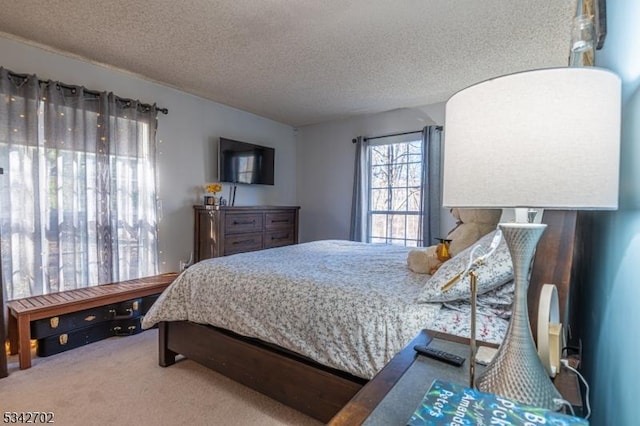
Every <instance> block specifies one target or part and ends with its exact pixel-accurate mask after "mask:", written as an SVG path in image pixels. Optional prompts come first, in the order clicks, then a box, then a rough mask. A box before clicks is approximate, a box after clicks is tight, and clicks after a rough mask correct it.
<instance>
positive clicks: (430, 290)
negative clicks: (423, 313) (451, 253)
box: [417, 231, 513, 303]
mask: <svg viewBox="0 0 640 426" xmlns="http://www.w3.org/2000/svg"><path fill="white" fill-rule="evenodd" d="M495 233H496V231H493V232H490V233H488V234H487V235H485V236H484V237H482V238H480V240H478V242H477V243H476V244H473V245H472V246H471V247H468V248H466V249H465V250H463V251H461V252H460V253H458V254H457V255H456V256H455V257H454V258H453V259H450V260H448V261H447V262H445V263H444V264H443V265H442V266H440V268H438V270H437V271H436V273H435V274H433V276H432V277H431V279H429V280H428V281H427V282H426V283H425V285H424V288H423V289H422V292H421V293H420V295H419V296H418V299H417V301H418V302H424V303H431V302H449V301H452V300H460V299H466V300H468V299H469V298H470V297H471V289H470V286H469V279H470V278H469V275H468V274H467V276H465V277H464V278H461V279H459V280H458V281H457V282H456V283H455V284H454V285H453V287H451V288H450V289H449V290H448V291H445V292H443V291H442V286H444V285H445V284H446V283H448V282H449V280H451V279H452V278H453V277H454V276H456V275H457V274H458V273H460V272H462V271H464V269H465V268H466V267H467V264H468V263H469V254H470V253H471V250H473V248H474V247H475V246H477V245H478V244H479V245H480V246H481V247H482V248H479V249H476V251H475V252H474V258H475V257H477V256H480V255H482V254H483V253H487V252H488V251H489V246H490V245H491V241H492V240H493V237H494V235H495ZM475 272H476V276H477V281H476V285H477V290H478V294H483V293H486V292H488V291H490V290H493V289H495V288H497V287H500V286H501V285H503V284H505V283H506V282H507V281H510V280H512V279H513V264H512V263H511V255H510V254H509V249H508V247H507V243H506V242H505V241H504V238H503V239H502V240H501V241H500V244H499V245H498V248H497V249H496V251H495V253H493V255H491V256H490V257H489V258H488V259H487V260H486V261H485V262H484V264H482V265H480V266H478V267H477V268H476V270H475Z"/></svg>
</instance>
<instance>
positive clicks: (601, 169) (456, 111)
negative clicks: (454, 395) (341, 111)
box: [443, 67, 621, 410]
mask: <svg viewBox="0 0 640 426" xmlns="http://www.w3.org/2000/svg"><path fill="white" fill-rule="evenodd" d="M620 93H621V85H620V79H619V78H618V77H617V76H616V75H615V74H613V73H611V72H609V71H606V70H602V69H598V68H591V67H590V68H550V69H540V70H533V71H526V72H521V73H516V74H511V75H507V76H503V77H498V78H495V79H491V80H488V81H484V82H481V83H479V84H476V85H474V86H471V87H469V88H466V89H464V90H462V91H460V92H458V93H456V94H454V95H453V96H452V97H451V98H450V99H449V100H448V101H447V104H446V113H445V126H444V175H443V205H444V206H445V207H469V208H543V209H561V210H571V209H578V210H583V209H598V210H600V209H602V210H608V209H616V208H617V207H618V168H619V151H620V109H621V98H620ZM525 216H526V215H525ZM499 227H500V229H501V230H502V232H503V235H504V238H505V240H506V243H507V246H508V248H509V252H510V253H511V258H512V261H513V271H514V279H515V293H514V299H513V306H512V316H511V320H510V323H509V327H508V329H507V333H506V335H505V338H504V340H503V342H502V344H501V346H500V348H499V350H498V353H497V354H496V356H495V357H494V359H493V361H492V362H491V363H490V365H489V366H488V367H487V369H486V370H485V371H484V372H483V373H482V374H481V375H480V376H479V377H478V379H477V380H476V387H477V388H478V389H479V390H481V391H484V392H491V393H495V394H498V395H502V396H505V397H508V398H512V399H515V400H517V401H520V402H522V403H524V404H529V405H533V406H537V407H544V408H549V409H554V410H557V409H559V408H560V406H561V403H560V402H559V399H560V398H561V397H560V394H559V393H558V392H557V390H556V389H555V387H554V386H553V383H552V382H551V379H550V378H549V376H548V373H547V371H546V370H545V368H544V366H543V365H542V363H541V361H540V359H539V357H538V353H537V351H536V348H535V344H534V341H533V337H532V334H531V328H530V325H529V317H528V313H527V288H528V286H529V278H528V275H529V268H530V266H531V262H532V259H533V256H534V252H535V247H536V245H537V244H538V240H539V239H540V236H541V235H542V233H543V232H544V229H545V228H546V225H544V224H536V223H501V224H500V225H499Z"/></svg>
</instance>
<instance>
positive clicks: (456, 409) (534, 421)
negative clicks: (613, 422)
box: [408, 380, 589, 426]
mask: <svg viewBox="0 0 640 426" xmlns="http://www.w3.org/2000/svg"><path fill="white" fill-rule="evenodd" d="M538 424H540V425H542V424H551V425H554V426H564V425H588V424H589V422H588V421H587V420H585V419H583V418H580V417H574V416H569V415H566V414H561V413H558V412H555V411H551V410H547V409H544V408H537V407H530V406H527V405H524V404H521V403H519V402H515V401H512V400H510V399H507V398H502V397H500V396H498V395H495V394H490V393H484V392H480V391H478V390H476V389H471V388H468V387H465V386H462V385H458V384H455V383H450V382H445V381H442V380H434V382H433V384H432V385H431V387H430V388H429V391H428V392H427V393H426V394H425V396H424V398H423V399H422V401H421V402H420V405H418V407H417V408H416V410H415V411H414V412H413V415H412V416H411V419H409V422H408V426H425V425H513V426H518V425H538Z"/></svg>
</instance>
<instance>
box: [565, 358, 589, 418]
mask: <svg viewBox="0 0 640 426" xmlns="http://www.w3.org/2000/svg"><path fill="white" fill-rule="evenodd" d="M560 363H561V364H562V365H563V366H565V368H567V369H568V370H570V371H573V372H574V373H575V374H576V375H577V376H578V377H579V378H580V380H581V381H582V383H583V384H584V388H585V392H584V399H585V405H586V407H587V414H586V416H584V418H585V419H589V417H590V416H591V405H590V404H589V383H587V380H586V379H585V378H584V377H583V376H582V374H580V372H579V371H578V370H576V369H575V368H573V367H572V366H570V365H569V361H568V360H566V359H561V360H560ZM569 405H571V404H569ZM571 411H572V412H573V408H572V410H571Z"/></svg>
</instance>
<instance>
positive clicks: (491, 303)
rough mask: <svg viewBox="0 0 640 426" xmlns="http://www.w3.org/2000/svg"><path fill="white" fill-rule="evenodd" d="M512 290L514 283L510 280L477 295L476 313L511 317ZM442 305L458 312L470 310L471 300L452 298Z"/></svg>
mask: <svg viewBox="0 0 640 426" xmlns="http://www.w3.org/2000/svg"><path fill="white" fill-rule="evenodd" d="M514 290H515V283H514V282H513V280H511V281H508V282H507V283H506V284H503V285H501V286H500V287H498V288H495V289H493V290H490V291H488V292H486V293H484V294H480V295H478V298H477V299H476V308H477V312H478V315H487V316H496V317H498V318H502V319H507V320H508V319H509V318H511V306H512V304H513V293H514ZM469 299H471V298H469ZM444 306H446V307H447V308H449V309H453V310H456V311H460V312H471V300H454V301H451V302H445V303H444Z"/></svg>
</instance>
